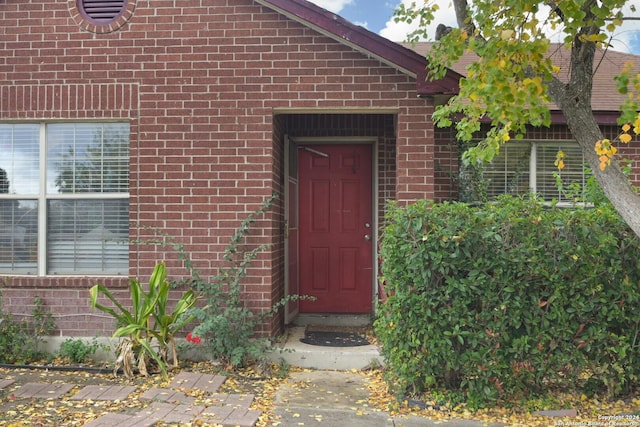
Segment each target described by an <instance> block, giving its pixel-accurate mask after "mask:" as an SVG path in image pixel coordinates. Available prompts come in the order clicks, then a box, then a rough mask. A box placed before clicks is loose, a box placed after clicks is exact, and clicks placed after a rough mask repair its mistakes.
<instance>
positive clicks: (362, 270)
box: [298, 144, 373, 313]
mask: <svg viewBox="0 0 640 427" xmlns="http://www.w3.org/2000/svg"><path fill="white" fill-rule="evenodd" d="M371 163H372V157H371V146H370V145H365V144H353V145H307V146H301V147H299V149H298V178H299V187H298V189H299V203H300V205H299V206H300V212H299V213H300V216H299V251H300V252H299V263H300V265H299V275H300V294H301V295H311V296H314V297H315V298H316V300H315V301H306V300H305V301H301V303H300V311H301V312H304V313H370V312H371V308H372V283H373V281H372V263H373V252H372V244H373V229H372V224H373V221H372V194H371V193H372V178H371V169H372V166H371Z"/></svg>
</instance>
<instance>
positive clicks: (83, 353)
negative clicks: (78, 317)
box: [60, 338, 100, 365]
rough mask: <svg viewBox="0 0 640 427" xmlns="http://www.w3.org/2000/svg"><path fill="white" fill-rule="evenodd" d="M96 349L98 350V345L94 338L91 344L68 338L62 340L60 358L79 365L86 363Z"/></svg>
mask: <svg viewBox="0 0 640 427" xmlns="http://www.w3.org/2000/svg"><path fill="white" fill-rule="evenodd" d="M98 348H100V344H98V340H97V339H95V338H94V339H93V341H91V343H87V342H85V341H83V340H81V339H79V338H77V339H73V338H69V339H66V340H64V342H63V343H62V345H61V346H60V356H62V357H66V358H67V359H69V361H71V363H75V364H77V365H80V364H83V363H86V362H87V361H88V360H89V359H90V358H91V356H93V355H94V354H95V353H96V351H98Z"/></svg>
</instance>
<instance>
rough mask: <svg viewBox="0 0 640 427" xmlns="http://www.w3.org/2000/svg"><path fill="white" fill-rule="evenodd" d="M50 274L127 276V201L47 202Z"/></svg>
mask: <svg viewBox="0 0 640 427" xmlns="http://www.w3.org/2000/svg"><path fill="white" fill-rule="evenodd" d="M47 211H48V218H47V252H48V254H47V258H48V268H47V270H48V271H47V273H49V274H67V273H72V274H99V273H107V274H122V275H126V274H128V267H129V245H128V238H129V234H128V233H129V200H128V199H113V200H112V199H108V200H94V199H88V200H66V199H65V200H49V201H48V209H47Z"/></svg>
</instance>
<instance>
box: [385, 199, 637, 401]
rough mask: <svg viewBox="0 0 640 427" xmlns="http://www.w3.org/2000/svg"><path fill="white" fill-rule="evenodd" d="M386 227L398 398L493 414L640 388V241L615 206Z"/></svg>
mask: <svg viewBox="0 0 640 427" xmlns="http://www.w3.org/2000/svg"><path fill="white" fill-rule="evenodd" d="M387 221H388V226H387V227H386V228H385V231H384V233H383V237H382V247H381V251H380V253H381V257H382V267H381V268H382V276H383V277H382V279H383V281H384V286H385V291H386V294H387V295H388V298H387V299H386V301H383V302H382V303H381V305H380V308H379V316H378V318H377V320H376V322H375V329H376V333H377V336H378V337H379V339H380V342H381V344H382V347H383V349H382V351H383V355H384V357H385V358H386V362H387V367H388V371H387V372H388V376H389V380H390V381H391V384H392V386H393V387H394V388H395V390H396V391H397V392H398V393H399V394H406V393H421V392H423V391H426V390H449V391H453V394H450V395H452V396H458V397H460V398H463V399H464V400H466V402H467V403H468V404H469V405H470V406H473V407H480V406H485V405H489V404H491V403H492V402H495V401H496V400H497V399H500V398H514V397H515V398H518V397H523V398H526V397H527V396H528V395H531V394H536V395H539V394H544V392H545V391H547V390H550V389H555V388H556V387H562V388H569V389H570V390H572V391H580V392H583V393H587V394H593V393H596V392H600V391H606V392H608V393H609V394H610V395H615V394H619V393H623V392H625V391H627V390H628V389H629V387H631V386H633V385H635V384H636V383H637V380H638V375H639V374H640V357H638V345H639V342H640V337H638V330H639V329H638V328H639V325H638V324H639V322H640V292H639V285H640V266H639V263H638V260H639V259H640V239H638V238H637V237H636V236H635V235H634V234H633V233H632V232H631V231H630V230H629V229H628V228H627V227H626V225H625V224H624V223H623V222H622V221H621V220H620V218H619V217H618V215H617V214H616V213H615V212H614V211H613V210H612V209H610V208H608V207H598V208H593V209H560V208H548V207H545V206H543V205H541V204H540V203H538V202H536V201H532V200H524V199H515V198H508V197H505V198H502V199H500V200H499V201H498V202H497V203H496V204H489V205H486V206H482V207H472V206H469V205H466V204H462V203H444V204H433V203H430V202H427V201H421V202H419V203H416V204H413V205H410V206H408V207H405V208H399V207H397V206H395V205H393V204H391V205H390V207H389V213H388V215H387Z"/></svg>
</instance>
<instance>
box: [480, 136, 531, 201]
mask: <svg viewBox="0 0 640 427" xmlns="http://www.w3.org/2000/svg"><path fill="white" fill-rule="evenodd" d="M530 158H531V144H528V143H516V142H510V143H509V144H507V145H504V146H503V147H502V148H501V149H500V154H498V155H497V156H495V157H494V158H493V160H492V161H491V163H490V164H488V165H485V168H484V172H483V176H484V179H486V180H488V183H489V185H488V188H487V196H488V197H489V199H492V198H495V197H496V196H499V195H501V194H527V193H529V192H530V191H531V190H530V188H529V162H530Z"/></svg>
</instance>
